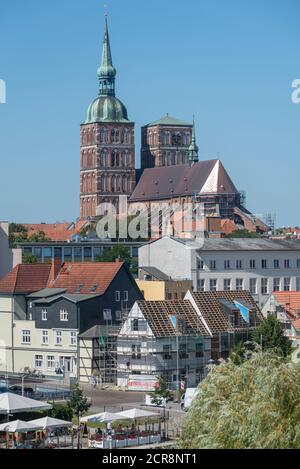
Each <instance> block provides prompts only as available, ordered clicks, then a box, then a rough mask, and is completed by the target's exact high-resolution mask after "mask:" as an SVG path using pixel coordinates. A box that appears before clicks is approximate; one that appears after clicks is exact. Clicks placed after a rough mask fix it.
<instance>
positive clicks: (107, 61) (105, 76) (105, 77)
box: [98, 15, 117, 96]
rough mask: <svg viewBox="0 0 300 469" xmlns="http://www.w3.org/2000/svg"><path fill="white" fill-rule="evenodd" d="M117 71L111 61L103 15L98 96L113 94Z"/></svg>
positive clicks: (106, 25) (106, 27)
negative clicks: (103, 29) (103, 30)
mask: <svg viewBox="0 0 300 469" xmlns="http://www.w3.org/2000/svg"><path fill="white" fill-rule="evenodd" d="M116 74H117V71H116V69H115V67H114V66H113V63H112V56H111V49H110V41H109V33H108V24H107V15H106V16H105V32H104V39H103V48H102V60H101V65H100V67H99V68H98V77H99V84H100V96H105V95H111V96H115V76H116Z"/></svg>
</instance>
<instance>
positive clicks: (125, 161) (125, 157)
mask: <svg viewBox="0 0 300 469" xmlns="http://www.w3.org/2000/svg"><path fill="white" fill-rule="evenodd" d="M123 166H124V167H125V168H126V167H127V166H129V153H128V150H126V151H124V153H123Z"/></svg>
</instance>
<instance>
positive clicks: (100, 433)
mask: <svg viewBox="0 0 300 469" xmlns="http://www.w3.org/2000/svg"><path fill="white" fill-rule="evenodd" d="M97 435H99V436H102V430H101V428H100V427H98V428H97Z"/></svg>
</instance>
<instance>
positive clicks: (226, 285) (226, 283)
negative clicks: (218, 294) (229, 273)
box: [224, 278, 231, 291]
mask: <svg viewBox="0 0 300 469" xmlns="http://www.w3.org/2000/svg"><path fill="white" fill-rule="evenodd" d="M229 290H231V279H230V278H224V291H229Z"/></svg>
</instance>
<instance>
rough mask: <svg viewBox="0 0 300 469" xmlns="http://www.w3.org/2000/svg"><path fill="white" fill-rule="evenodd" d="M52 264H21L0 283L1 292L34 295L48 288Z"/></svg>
mask: <svg viewBox="0 0 300 469" xmlns="http://www.w3.org/2000/svg"><path fill="white" fill-rule="evenodd" d="M50 270H51V265H50V264H19V265H17V266H16V267H15V268H14V269H13V270H12V271H11V272H9V273H8V274H7V275H6V276H5V277H4V278H3V279H2V280H1V281H0V292H1V293H4V294H12V293H32V292H35V291H39V290H42V289H43V288H46V287H47V284H48V279H49V275H50Z"/></svg>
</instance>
